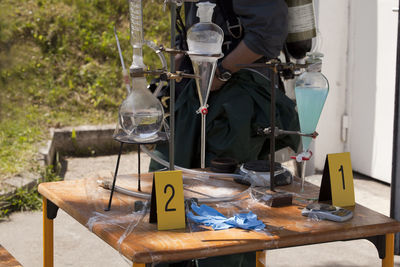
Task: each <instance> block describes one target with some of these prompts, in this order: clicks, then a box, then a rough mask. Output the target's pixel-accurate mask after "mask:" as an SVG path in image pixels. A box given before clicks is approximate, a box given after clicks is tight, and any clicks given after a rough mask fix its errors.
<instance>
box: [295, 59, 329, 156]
mask: <svg viewBox="0 0 400 267" xmlns="http://www.w3.org/2000/svg"><path fill="white" fill-rule="evenodd" d="M308 56H309V57H308V58H307V60H306V62H307V63H308V64H309V66H308V68H307V70H306V71H305V72H304V73H303V74H301V75H300V76H299V78H298V79H297V81H296V87H295V94H296V101H297V109H298V113H299V121H300V129H301V132H302V133H305V134H312V133H314V132H315V129H316V128H317V124H318V121H319V117H320V116H321V112H322V109H323V107H324V104H325V100H326V97H327V96H328V91H329V83H328V80H327V79H326V78H325V76H324V75H323V74H322V73H321V66H322V60H321V58H322V57H323V54H321V53H318V52H317V53H309V54H308ZM311 141H312V138H311V137H308V136H302V143H303V150H304V151H307V150H308V148H309V146H310V143H311Z"/></svg>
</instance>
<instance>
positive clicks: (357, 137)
mask: <svg viewBox="0 0 400 267" xmlns="http://www.w3.org/2000/svg"><path fill="white" fill-rule="evenodd" d="M396 6H398V0H352V1H351V2H350V10H351V11H350V18H351V19H350V36H351V37H350V39H349V40H350V42H349V65H350V66H351V67H350V68H349V89H350V92H351V96H350V99H351V101H350V103H349V112H350V118H351V122H350V139H349V148H350V152H351V154H352V165H353V170H355V171H358V172H360V173H363V174H366V175H368V176H371V177H373V178H377V179H380V180H383V181H386V182H390V179H391V167H392V166H391V163H392V142H393V115H394V89H395V88H394V87H395V76H396V73H395V70H396V44H397V14H396V13H394V12H393V11H392V8H393V7H396Z"/></svg>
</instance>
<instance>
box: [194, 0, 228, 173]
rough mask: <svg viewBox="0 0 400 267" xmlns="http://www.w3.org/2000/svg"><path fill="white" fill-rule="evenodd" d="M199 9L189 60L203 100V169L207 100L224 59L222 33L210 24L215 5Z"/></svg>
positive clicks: (202, 163) (206, 4) (199, 4)
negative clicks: (219, 65) (216, 73)
mask: <svg viewBox="0 0 400 267" xmlns="http://www.w3.org/2000/svg"><path fill="white" fill-rule="evenodd" d="M196 5H197V16H198V17H199V19H200V22H199V23H196V24H194V25H193V26H192V27H191V28H190V29H189V31H188V34H187V43H188V47H189V51H188V54H189V57H190V59H191V61H192V65H193V70H194V73H195V74H196V75H197V76H198V77H199V78H196V86H197V93H198V96H199V100H200V108H199V111H198V112H199V113H201V114H202V116H201V168H205V138H206V137H205V126H206V115H207V112H208V111H207V99H208V95H209V93H210V87H211V83H212V80H213V78H214V73H215V68H216V63H217V60H218V59H219V58H221V57H222V53H221V49H222V42H223V40H224V32H223V31H222V29H221V28H220V27H219V26H218V25H216V24H214V23H212V22H211V19H212V15H213V12H214V7H215V4H212V3H210V2H201V3H198V4H196Z"/></svg>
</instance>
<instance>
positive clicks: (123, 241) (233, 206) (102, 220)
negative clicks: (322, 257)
mask: <svg viewBox="0 0 400 267" xmlns="http://www.w3.org/2000/svg"><path fill="white" fill-rule="evenodd" d="M136 179H137V178H136V177H135V176H134V175H121V176H119V177H118V179H117V186H119V187H121V188H124V189H126V190H129V191H137V188H136V187H137V183H136V181H137V180H136ZM98 180H105V181H106V182H107V181H111V175H110V177H93V178H90V179H86V180H85V181H86V182H85V190H86V195H87V202H88V203H89V205H90V206H92V207H91V210H92V214H91V217H90V219H89V220H88V221H87V223H86V226H87V228H88V229H89V230H90V231H92V232H95V233H96V231H100V230H101V231H109V233H110V235H111V233H112V235H117V236H114V237H113V238H117V240H118V242H117V247H116V249H118V251H119V252H120V253H121V255H126V253H125V252H126V250H127V249H129V247H128V246H127V244H128V243H131V242H132V240H136V239H137V238H140V236H141V235H143V233H144V232H146V231H147V232H148V233H149V231H150V232H154V231H156V225H155V224H150V223H149V215H150V210H149V207H150V201H149V200H147V199H144V198H139V197H131V196H128V195H125V194H121V193H118V192H116V193H114V197H113V202H112V206H111V210H110V211H108V212H106V211H104V209H105V208H106V207H107V204H108V198H109V196H110V190H107V189H104V188H103V187H101V186H99V185H98ZM141 187H142V192H140V193H141V194H148V195H149V194H150V192H151V188H152V175H151V174H144V175H142V179H141ZM254 189H255V188H251V187H250V188H247V189H246V187H243V186H241V185H238V184H237V183H236V182H234V181H233V180H232V179H231V180H228V179H214V178H208V179H204V178H203V179H191V178H184V195H185V199H186V201H185V208H186V213H187V212H188V211H190V210H191V209H190V205H191V204H192V203H193V202H196V203H199V202H198V200H199V199H210V200H215V199H218V198H232V196H236V197H235V198H234V199H233V200H232V201H229V202H219V201H212V202H209V203H207V205H208V206H210V207H212V208H214V209H216V210H218V211H219V212H220V213H221V214H223V215H224V216H226V217H227V218H229V217H233V216H234V215H235V214H243V213H249V212H252V213H254V214H255V215H257V216H258V215H259V214H261V210H263V209H265V208H266V205H265V204H264V203H262V202H261V201H259V199H258V198H257V197H255V194H254V192H253V191H254ZM258 219H259V220H261V221H263V222H265V221H267V220H268V218H266V217H262V216H261V217H258ZM271 229H272V230H276V228H274V227H272V228H271V226H268V225H267V227H266V228H265V229H263V230H258V231H257V232H258V233H261V234H266V235H268V236H272V235H273V234H272V233H271V232H270V230H271ZM204 231H213V230H212V228H211V227H206V226H204V225H200V224H196V223H193V222H190V221H187V224H186V229H184V230H179V232H182V233H185V234H189V235H190V237H187V238H191V239H194V240H196V239H198V243H204V240H202V239H200V235H196V233H198V232H204ZM252 231H254V230H252ZM97 233H98V232H97ZM163 234H164V231H160V232H157V236H162V235H163ZM102 235H108V234H104V233H102ZM128 240H129V241H128ZM266 242H275V241H274V240H271V241H266ZM145 249H148V252H149V254H150V255H151V251H152V250H151V244H149V247H148V248H147V246H146V248H145ZM208 249H212V248H209V247H208V246H207V244H206V243H205V244H204V247H203V250H208ZM206 254H208V253H206ZM206 254H205V255H206ZM151 260H152V262H153V263H159V262H160V258H159V256H157V255H151ZM130 261H131V259H127V262H130Z"/></svg>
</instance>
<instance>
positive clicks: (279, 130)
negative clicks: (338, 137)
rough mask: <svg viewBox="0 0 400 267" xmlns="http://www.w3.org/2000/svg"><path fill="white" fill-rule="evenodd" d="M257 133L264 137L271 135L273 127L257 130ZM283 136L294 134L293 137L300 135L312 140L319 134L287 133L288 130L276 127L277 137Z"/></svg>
mask: <svg viewBox="0 0 400 267" xmlns="http://www.w3.org/2000/svg"><path fill="white" fill-rule="evenodd" d="M257 133H258V134H260V135H262V134H265V135H270V134H271V127H268V128H259V129H258V130H257ZM282 134H288V135H289V134H293V135H300V136H307V137H311V138H316V137H317V136H318V135H319V134H318V133H317V132H313V133H311V134H306V133H302V132H300V131H287V130H282V129H279V128H278V127H275V136H279V135H282Z"/></svg>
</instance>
